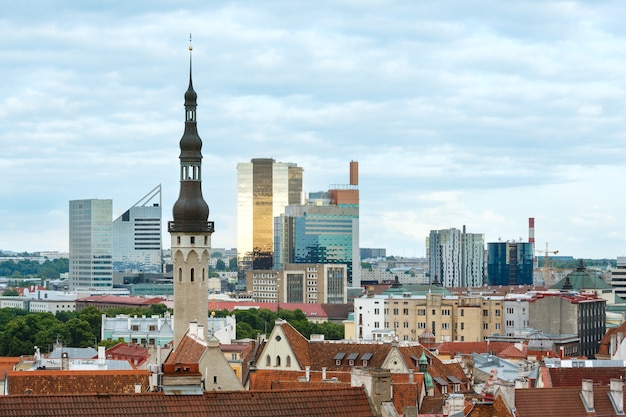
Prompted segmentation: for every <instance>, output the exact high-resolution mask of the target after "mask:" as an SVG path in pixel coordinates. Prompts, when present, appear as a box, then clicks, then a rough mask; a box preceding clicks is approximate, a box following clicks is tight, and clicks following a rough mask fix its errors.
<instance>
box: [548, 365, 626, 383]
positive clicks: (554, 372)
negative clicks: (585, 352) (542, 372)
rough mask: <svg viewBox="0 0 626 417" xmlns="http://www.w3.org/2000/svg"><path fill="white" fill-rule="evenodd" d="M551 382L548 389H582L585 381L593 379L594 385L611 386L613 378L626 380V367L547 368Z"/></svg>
mask: <svg viewBox="0 0 626 417" xmlns="http://www.w3.org/2000/svg"><path fill="white" fill-rule="evenodd" d="M546 369H547V370H548V376H549V378H550V380H549V381H544V384H545V386H546V387H572V386H575V387H580V386H581V384H582V381H583V379H592V380H593V383H594V385H609V383H610V382H611V379H612V378H615V379H626V368H624V367H600V368H546Z"/></svg>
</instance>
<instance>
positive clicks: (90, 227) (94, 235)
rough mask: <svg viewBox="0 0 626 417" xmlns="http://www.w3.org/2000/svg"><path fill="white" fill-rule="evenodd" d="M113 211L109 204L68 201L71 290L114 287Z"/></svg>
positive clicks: (107, 202) (108, 201)
mask: <svg viewBox="0 0 626 417" xmlns="http://www.w3.org/2000/svg"><path fill="white" fill-rule="evenodd" d="M112 210H113V202H112V200H72V201H70V219H69V223H70V225H69V226H70V265H69V289H70V290H76V289H98V290H103V289H104V290H106V289H109V288H112V287H113V267H112V258H113V223H112V222H111V219H112Z"/></svg>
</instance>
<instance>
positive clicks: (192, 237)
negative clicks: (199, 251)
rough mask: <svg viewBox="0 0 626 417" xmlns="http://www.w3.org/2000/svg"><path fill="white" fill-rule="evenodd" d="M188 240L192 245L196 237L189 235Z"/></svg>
mask: <svg viewBox="0 0 626 417" xmlns="http://www.w3.org/2000/svg"><path fill="white" fill-rule="evenodd" d="M189 242H190V243H191V244H192V245H193V244H194V243H196V237H195V236H191V237H190V238H189Z"/></svg>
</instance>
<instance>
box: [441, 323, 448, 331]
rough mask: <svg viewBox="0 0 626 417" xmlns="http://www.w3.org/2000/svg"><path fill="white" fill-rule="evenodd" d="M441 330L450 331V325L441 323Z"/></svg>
mask: <svg viewBox="0 0 626 417" xmlns="http://www.w3.org/2000/svg"><path fill="white" fill-rule="evenodd" d="M441 330H450V323H441Z"/></svg>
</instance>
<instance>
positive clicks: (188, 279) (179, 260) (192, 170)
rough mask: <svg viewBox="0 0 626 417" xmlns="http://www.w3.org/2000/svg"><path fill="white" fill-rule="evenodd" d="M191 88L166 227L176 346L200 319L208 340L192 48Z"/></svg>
mask: <svg viewBox="0 0 626 417" xmlns="http://www.w3.org/2000/svg"><path fill="white" fill-rule="evenodd" d="M189 52H190V55H189V87H188V88H187V91H186V92H185V131H184V133H183V136H182V138H181V139H180V156H179V159H180V194H179V195H178V200H176V203H174V207H173V210H172V213H173V216H174V220H173V221H170V222H169V223H168V225H167V229H168V231H169V233H170V235H171V238H172V240H171V248H172V249H171V250H172V263H173V265H174V266H173V282H174V318H175V323H174V350H176V348H177V346H178V343H180V341H181V340H182V338H183V337H184V335H185V334H186V333H187V329H188V328H189V325H190V323H195V324H196V325H197V327H198V329H200V330H199V333H198V334H196V336H197V337H199V339H200V340H201V341H203V342H206V340H207V322H208V296H209V290H208V274H209V259H210V257H211V234H212V233H213V230H214V224H213V222H210V221H208V217H209V206H208V204H207V203H206V201H204V197H203V196H202V140H201V139H200V136H199V135H198V126H197V120H196V108H197V98H198V95H197V94H196V92H195V91H194V89H193V83H192V79H191V46H190V47H189Z"/></svg>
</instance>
